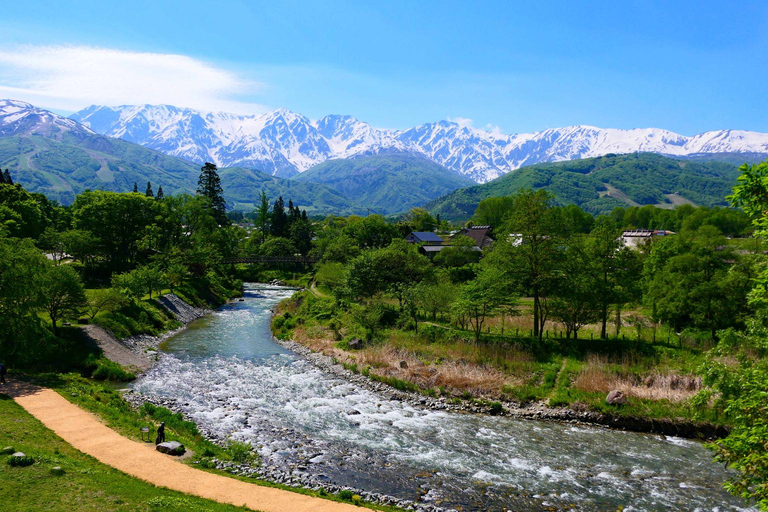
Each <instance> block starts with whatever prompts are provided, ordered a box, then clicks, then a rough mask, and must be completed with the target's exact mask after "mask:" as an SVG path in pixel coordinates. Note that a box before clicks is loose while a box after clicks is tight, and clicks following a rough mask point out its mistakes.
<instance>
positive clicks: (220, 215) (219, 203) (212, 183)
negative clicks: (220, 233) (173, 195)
mask: <svg viewBox="0 0 768 512" xmlns="http://www.w3.org/2000/svg"><path fill="white" fill-rule="evenodd" d="M217 171H218V168H217V167H216V165H214V164H212V163H210V162H206V163H205V165H204V166H203V167H202V168H201V169H200V178H199V179H198V180H197V194H198V195H200V196H203V197H207V198H208V200H209V201H210V204H211V209H212V213H213V218H214V219H216V222H217V223H218V224H219V225H220V226H228V225H229V219H227V205H226V201H224V190H223V189H222V188H221V178H219V173H218V172H217Z"/></svg>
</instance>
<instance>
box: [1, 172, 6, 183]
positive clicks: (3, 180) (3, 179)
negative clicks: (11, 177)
mask: <svg viewBox="0 0 768 512" xmlns="http://www.w3.org/2000/svg"><path fill="white" fill-rule="evenodd" d="M3 183H5V175H4V174H3V173H2V171H0V184H3Z"/></svg>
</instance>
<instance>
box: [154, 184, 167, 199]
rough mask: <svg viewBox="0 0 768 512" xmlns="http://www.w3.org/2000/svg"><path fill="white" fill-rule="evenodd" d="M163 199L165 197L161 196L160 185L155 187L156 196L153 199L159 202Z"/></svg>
mask: <svg viewBox="0 0 768 512" xmlns="http://www.w3.org/2000/svg"><path fill="white" fill-rule="evenodd" d="M163 197H165V195H164V194H163V186H162V185H160V186H159V187H157V195H156V196H155V199H157V200H158V201H160V200H161V199H162V198H163Z"/></svg>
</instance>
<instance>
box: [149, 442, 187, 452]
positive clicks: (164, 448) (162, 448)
mask: <svg viewBox="0 0 768 512" xmlns="http://www.w3.org/2000/svg"><path fill="white" fill-rule="evenodd" d="M155 449H156V450H157V451H159V452H162V453H167V454H168V455H184V452H186V451H187V450H186V449H185V448H184V445H183V444H181V443H180V442H178V441H167V442H165V443H160V444H158V445H157V446H156V447H155Z"/></svg>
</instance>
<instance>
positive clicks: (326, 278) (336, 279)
mask: <svg viewBox="0 0 768 512" xmlns="http://www.w3.org/2000/svg"><path fill="white" fill-rule="evenodd" d="M345 276H346V269H345V268H344V265H343V264H341V263H337V262H335V261H329V262H326V263H322V264H320V265H318V267H317V272H315V281H317V282H318V283H320V284H324V285H325V286H327V287H328V288H331V289H334V288H336V287H338V286H341V285H342V284H343V283H344V279H345Z"/></svg>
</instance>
